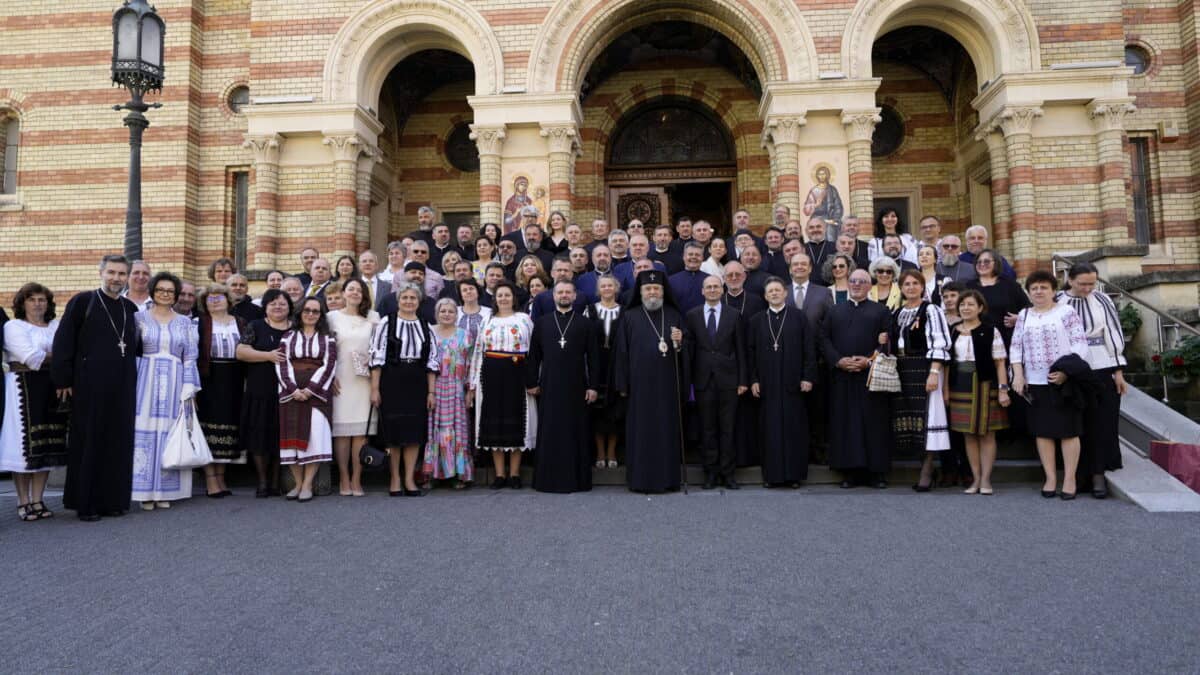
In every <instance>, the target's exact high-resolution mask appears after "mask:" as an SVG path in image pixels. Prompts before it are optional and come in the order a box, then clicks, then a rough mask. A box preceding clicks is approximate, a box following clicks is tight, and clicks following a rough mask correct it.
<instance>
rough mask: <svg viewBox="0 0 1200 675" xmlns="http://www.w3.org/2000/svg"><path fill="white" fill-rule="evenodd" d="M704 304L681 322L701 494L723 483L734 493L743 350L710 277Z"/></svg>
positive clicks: (733, 315) (739, 331) (737, 327)
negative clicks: (696, 421) (696, 425)
mask: <svg viewBox="0 0 1200 675" xmlns="http://www.w3.org/2000/svg"><path fill="white" fill-rule="evenodd" d="M702 292H703V293H704V304H703V305H700V306H699V307H695V308H693V309H692V310H691V311H689V312H688V313H687V315H686V317H685V319H684V327H685V330H684V345H685V346H684V352H683V353H684V359H685V363H686V364H687V368H688V372H690V373H691V378H692V385H693V386H694V387H695V390H696V403H697V406H698V407H699V409H700V426H701V432H700V448H701V450H702V451H703V453H704V474H705V476H704V489H705V490H711V489H713V488H714V487H716V486H717V481H718V480H719V479H723V480H724V482H725V486H726V487H728V488H729V489H730V490H736V489H738V483H737V481H736V480H735V479H734V476H733V473H734V470H735V469H736V468H737V465H736V463H735V460H736V452H735V448H734V444H733V439H734V436H733V426H734V421H735V419H736V415H737V404H738V396H741V395H742V394H744V393H745V392H746V388H747V387H748V384H747V374H746V350H745V335H744V333H743V328H742V321H741V317H740V315H739V314H738V313H737V311H736V310H734V309H732V308H730V307H729V306H728V305H726V304H725V303H724V302H722V297H723V296H724V294H725V288H724V286H723V285H722V284H721V280H720V279H718V278H717V277H714V276H710V277H707V278H706V279H705V280H704V285H703V287H702Z"/></svg>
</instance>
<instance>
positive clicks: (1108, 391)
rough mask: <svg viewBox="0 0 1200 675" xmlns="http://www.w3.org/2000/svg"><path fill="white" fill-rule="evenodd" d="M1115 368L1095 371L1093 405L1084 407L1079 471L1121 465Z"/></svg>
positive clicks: (1118, 406) (1086, 471) (1092, 472)
mask: <svg viewBox="0 0 1200 675" xmlns="http://www.w3.org/2000/svg"><path fill="white" fill-rule="evenodd" d="M1116 370H1117V369H1116V368H1105V369H1103V370H1097V371H1096V377H1097V378H1098V379H1099V380H1100V387H1099V392H1098V396H1097V397H1096V400H1095V402H1094V403H1095V405H1091V406H1088V408H1087V409H1086V410H1084V411H1083V436H1082V438H1080V442H1081V445H1080V449H1081V454H1080V456H1079V473H1080V474H1084V473H1087V474H1097V473H1104V472H1105V471H1116V470H1117V469H1120V468H1121V444H1120V442H1119V441H1118V440H1117V435H1118V429H1117V427H1118V425H1119V424H1120V421H1121V395H1120V394H1118V393H1117V383H1116V382H1114V381H1113V378H1112V376H1113V373H1114V372H1115V371H1116Z"/></svg>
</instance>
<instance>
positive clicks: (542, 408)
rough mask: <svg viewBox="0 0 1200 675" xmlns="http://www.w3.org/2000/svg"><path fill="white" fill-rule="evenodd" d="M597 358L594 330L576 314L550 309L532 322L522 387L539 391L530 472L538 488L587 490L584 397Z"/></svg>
mask: <svg viewBox="0 0 1200 675" xmlns="http://www.w3.org/2000/svg"><path fill="white" fill-rule="evenodd" d="M556 321H557V323H555V322H556ZM598 359H599V345H598V343H597V342H596V332H595V329H594V328H593V324H592V321H591V320H590V319H588V317H586V316H584V315H583V314H582V313H580V312H577V311H575V310H572V311H570V312H568V313H566V314H562V313H559V312H558V311H553V312H550V313H549V314H543V315H542V316H540V317H538V319H537V321H536V322H534V324H533V338H532V339H531V340H530V343H529V356H528V358H527V359H526V361H525V364H526V371H525V372H526V376H525V385H526V387H530V388H532V387H541V390H542V391H541V393H540V394H539V396H538V431H537V455H536V457H537V463H536V464H535V466H534V470H533V488H534V489H535V490H537V491H539V492H578V491H581V490H590V489H592V461H591V456H592V434H591V424H590V419H589V418H590V414H591V410H590V408H588V405H587V403H586V402H585V400H584V395H585V393H586V391H587V390H588V389H595V388H596V385H594V384H592V381H591V378H592V374H593V373H596V372H597V360H598Z"/></svg>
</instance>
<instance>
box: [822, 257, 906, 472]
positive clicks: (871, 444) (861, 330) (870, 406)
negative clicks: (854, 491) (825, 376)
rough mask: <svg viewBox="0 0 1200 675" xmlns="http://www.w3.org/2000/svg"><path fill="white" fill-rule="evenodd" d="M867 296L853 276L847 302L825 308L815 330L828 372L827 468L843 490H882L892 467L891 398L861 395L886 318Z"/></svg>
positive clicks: (865, 278)
mask: <svg viewBox="0 0 1200 675" xmlns="http://www.w3.org/2000/svg"><path fill="white" fill-rule="evenodd" d="M870 290H871V275H870V274H868V273H867V271H866V270H862V269H858V270H854V271H853V272H852V273H851V274H850V291H849V300H848V301H847V302H843V303H841V304H840V305H834V306H833V307H831V308H830V309H829V311H828V313H826V315H825V322H824V323H822V324H821V350H822V352H823V353H824V354H825V360H826V361H828V362H829V363H830V364H831V365H832V366H833V375H832V379H831V382H830V386H829V416H830V422H829V468H831V469H834V470H837V471H841V472H843V474H844V476H843V480H842V487H843V488H848V487H853V486H854V484H855V483H856V482H858V483H862V482H864V481H865V482H869V483H870V484H872V485H874V486H875V487H877V488H880V489H882V488H886V487H887V472H888V470H889V469H890V468H891V462H892V436H891V433H890V430H891V425H890V424H889V420H890V419H891V410H890V408H889V405H888V400H889V397H890V396H891V394H887V393H872V392H870V391H867V373H868V372H870V369H871V361H870V357H871V355H872V354H873V353H874V352H875V350H876V349H877V348H878V347H879V345H880V344H882V343H881V342H880V336H881V335H884V336H886V335H887V332H888V328H889V327H890V326H891V323H892V313H891V312H890V311H888V308H887V307H886V306H885V305H882V304H880V303H877V302H872V301H871V300H868V299H867V293H868V292H869V291H870ZM885 339H886V338H885Z"/></svg>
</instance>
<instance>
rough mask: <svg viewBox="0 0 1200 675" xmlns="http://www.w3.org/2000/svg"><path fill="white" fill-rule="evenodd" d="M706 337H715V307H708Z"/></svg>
mask: <svg viewBox="0 0 1200 675" xmlns="http://www.w3.org/2000/svg"><path fill="white" fill-rule="evenodd" d="M708 337H710V338H712V339H714V340H715V339H717V308H716V307H709V308H708Z"/></svg>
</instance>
